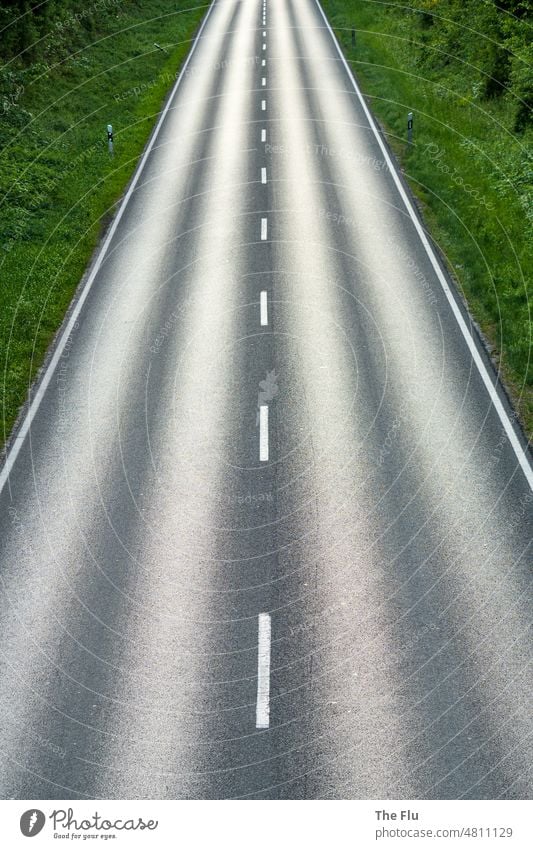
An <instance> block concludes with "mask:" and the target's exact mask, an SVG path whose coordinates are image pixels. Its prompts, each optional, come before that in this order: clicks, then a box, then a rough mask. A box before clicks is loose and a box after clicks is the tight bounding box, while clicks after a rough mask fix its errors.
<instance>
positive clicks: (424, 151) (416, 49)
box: [322, 0, 533, 436]
mask: <svg viewBox="0 0 533 849" xmlns="http://www.w3.org/2000/svg"><path fill="white" fill-rule="evenodd" d="M322 5H323V7H324V11H325V12H326V14H327V15H328V17H329V20H330V22H331V23H332V26H333V28H334V30H335V32H336V35H337V37H338V39H339V41H340V43H341V46H342V48H343V50H344V53H345V55H346V57H347V59H348V61H349V62H350V65H351V67H352V69H353V71H354V73H355V74H356V76H357V78H358V80H359V82H360V84H361V88H362V89H363V92H364V94H365V96H366V97H367V100H368V102H369V105H370V106H371V108H372V111H373V113H374V114H375V115H376V116H377V117H378V119H379V121H380V123H381V125H382V127H383V129H384V131H385V133H386V135H387V138H388V141H389V144H390V145H391V147H392V148H393V150H394V152H395V154H396V156H397V158H398V159H399V160H400V162H401V165H402V168H403V170H404V173H405V176H406V178H407V179H408V181H409V183H410V186H411V188H412V190H413V192H414V194H415V195H416V196H417V198H418V199H419V201H420V202H421V205H422V209H423V213H424V217H425V219H426V221H427V223H428V226H429V229H430V230H431V232H432V234H433V237H434V239H435V241H436V242H437V243H438V244H439V246H440V248H441V250H442V252H443V253H444V255H445V256H446V258H447V261H448V264H449V266H450V268H451V269H452V271H453V274H454V276H455V277H456V279H457V281H458V283H459V286H460V288H461V290H462V293H463V295H464V297H465V299H466V300H467V302H468V304H469V307H470V310H471V312H472V314H473V316H474V318H475V319H476V320H477V321H478V323H479V325H480V326H481V328H482V331H483V332H484V334H485V336H486V338H487V339H488V341H489V343H490V345H491V347H492V349H493V356H494V359H495V361H496V363H497V365H498V366H499V368H500V372H501V374H502V376H503V378H504V382H505V383H506V385H507V388H508V390H509V392H510V395H511V396H512V398H513V401H514V404H515V407H516V409H517V411H518V413H519V415H520V417H521V420H522V422H523V424H524V427H525V430H526V432H527V433H528V434H529V436H531V435H532V434H533V367H532V364H531V361H530V360H531V351H532V344H531V342H532V324H531V317H530V303H531V295H532V286H533V252H532V250H531V248H532V243H531V225H532V223H533V198H532V194H531V188H532V184H533V159H532V156H531V141H532V139H533V132H532V131H531V129H528V130H526V132H524V133H521V134H517V133H515V132H513V123H514V115H515V113H516V101H515V102H514V103H513V101H512V99H511V98H509V97H507V96H506V97H493V98H487V97H484V96H483V95H482V93H481V89H482V86H481V85H480V84H479V83H477V82H476V80H477V77H478V74H476V73H475V72H474V70H473V69H472V67H469V66H468V65H467V64H464V63H461V62H460V61H459V59H458V58H457V57H456V56H454V57H450V56H445V57H444V58H443V57H442V56H439V54H438V53H437V52H436V50H435V49H434V48H433V47H431V48H430V47H428V44H427V38H425V33H424V20H423V19H422V18H421V16H418V15H416V14H415V13H413V12H412V11H411V10H409V9H408V8H407V7H406V5H403V6H400V5H398V6H396V7H395V6H394V5H393V4H391V3H380V2H375V0H360V2H353V0H323V3H322ZM431 8H432V9H435V10H437V6H436V5H435V4H433V5H432V7H431ZM352 27H354V28H355V30H356V46H355V48H353V47H352V38H351V30H352ZM408 111H412V112H413V113H414V121H415V124H414V144H413V146H412V147H411V148H408V147H407V145H406V122H407V113H408Z"/></svg>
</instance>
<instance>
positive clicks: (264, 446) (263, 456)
mask: <svg viewBox="0 0 533 849" xmlns="http://www.w3.org/2000/svg"><path fill="white" fill-rule="evenodd" d="M259 460H260V462H261V463H267V462H268V404H261V406H260V407H259Z"/></svg>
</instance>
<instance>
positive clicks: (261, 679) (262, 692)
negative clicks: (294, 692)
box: [255, 613, 271, 728]
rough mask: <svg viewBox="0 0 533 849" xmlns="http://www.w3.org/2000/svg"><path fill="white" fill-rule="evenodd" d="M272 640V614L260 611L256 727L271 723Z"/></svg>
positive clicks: (267, 725)
mask: <svg viewBox="0 0 533 849" xmlns="http://www.w3.org/2000/svg"><path fill="white" fill-rule="evenodd" d="M270 642H271V624H270V614H268V613H260V614H259V627H258V638H257V705H256V709H255V727H256V728H268V727H269V725H270Z"/></svg>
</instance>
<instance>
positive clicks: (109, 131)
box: [107, 124, 113, 156]
mask: <svg viewBox="0 0 533 849" xmlns="http://www.w3.org/2000/svg"><path fill="white" fill-rule="evenodd" d="M107 146H108V149H109V153H110V154H111V156H112V155H113V127H112V126H111V124H108V125H107Z"/></svg>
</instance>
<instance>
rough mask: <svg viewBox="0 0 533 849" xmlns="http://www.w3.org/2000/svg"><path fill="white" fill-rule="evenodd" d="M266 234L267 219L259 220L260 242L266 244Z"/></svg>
mask: <svg viewBox="0 0 533 849" xmlns="http://www.w3.org/2000/svg"><path fill="white" fill-rule="evenodd" d="M267 233H268V218H262V219H261V241H262V242H266V237H267Z"/></svg>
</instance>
